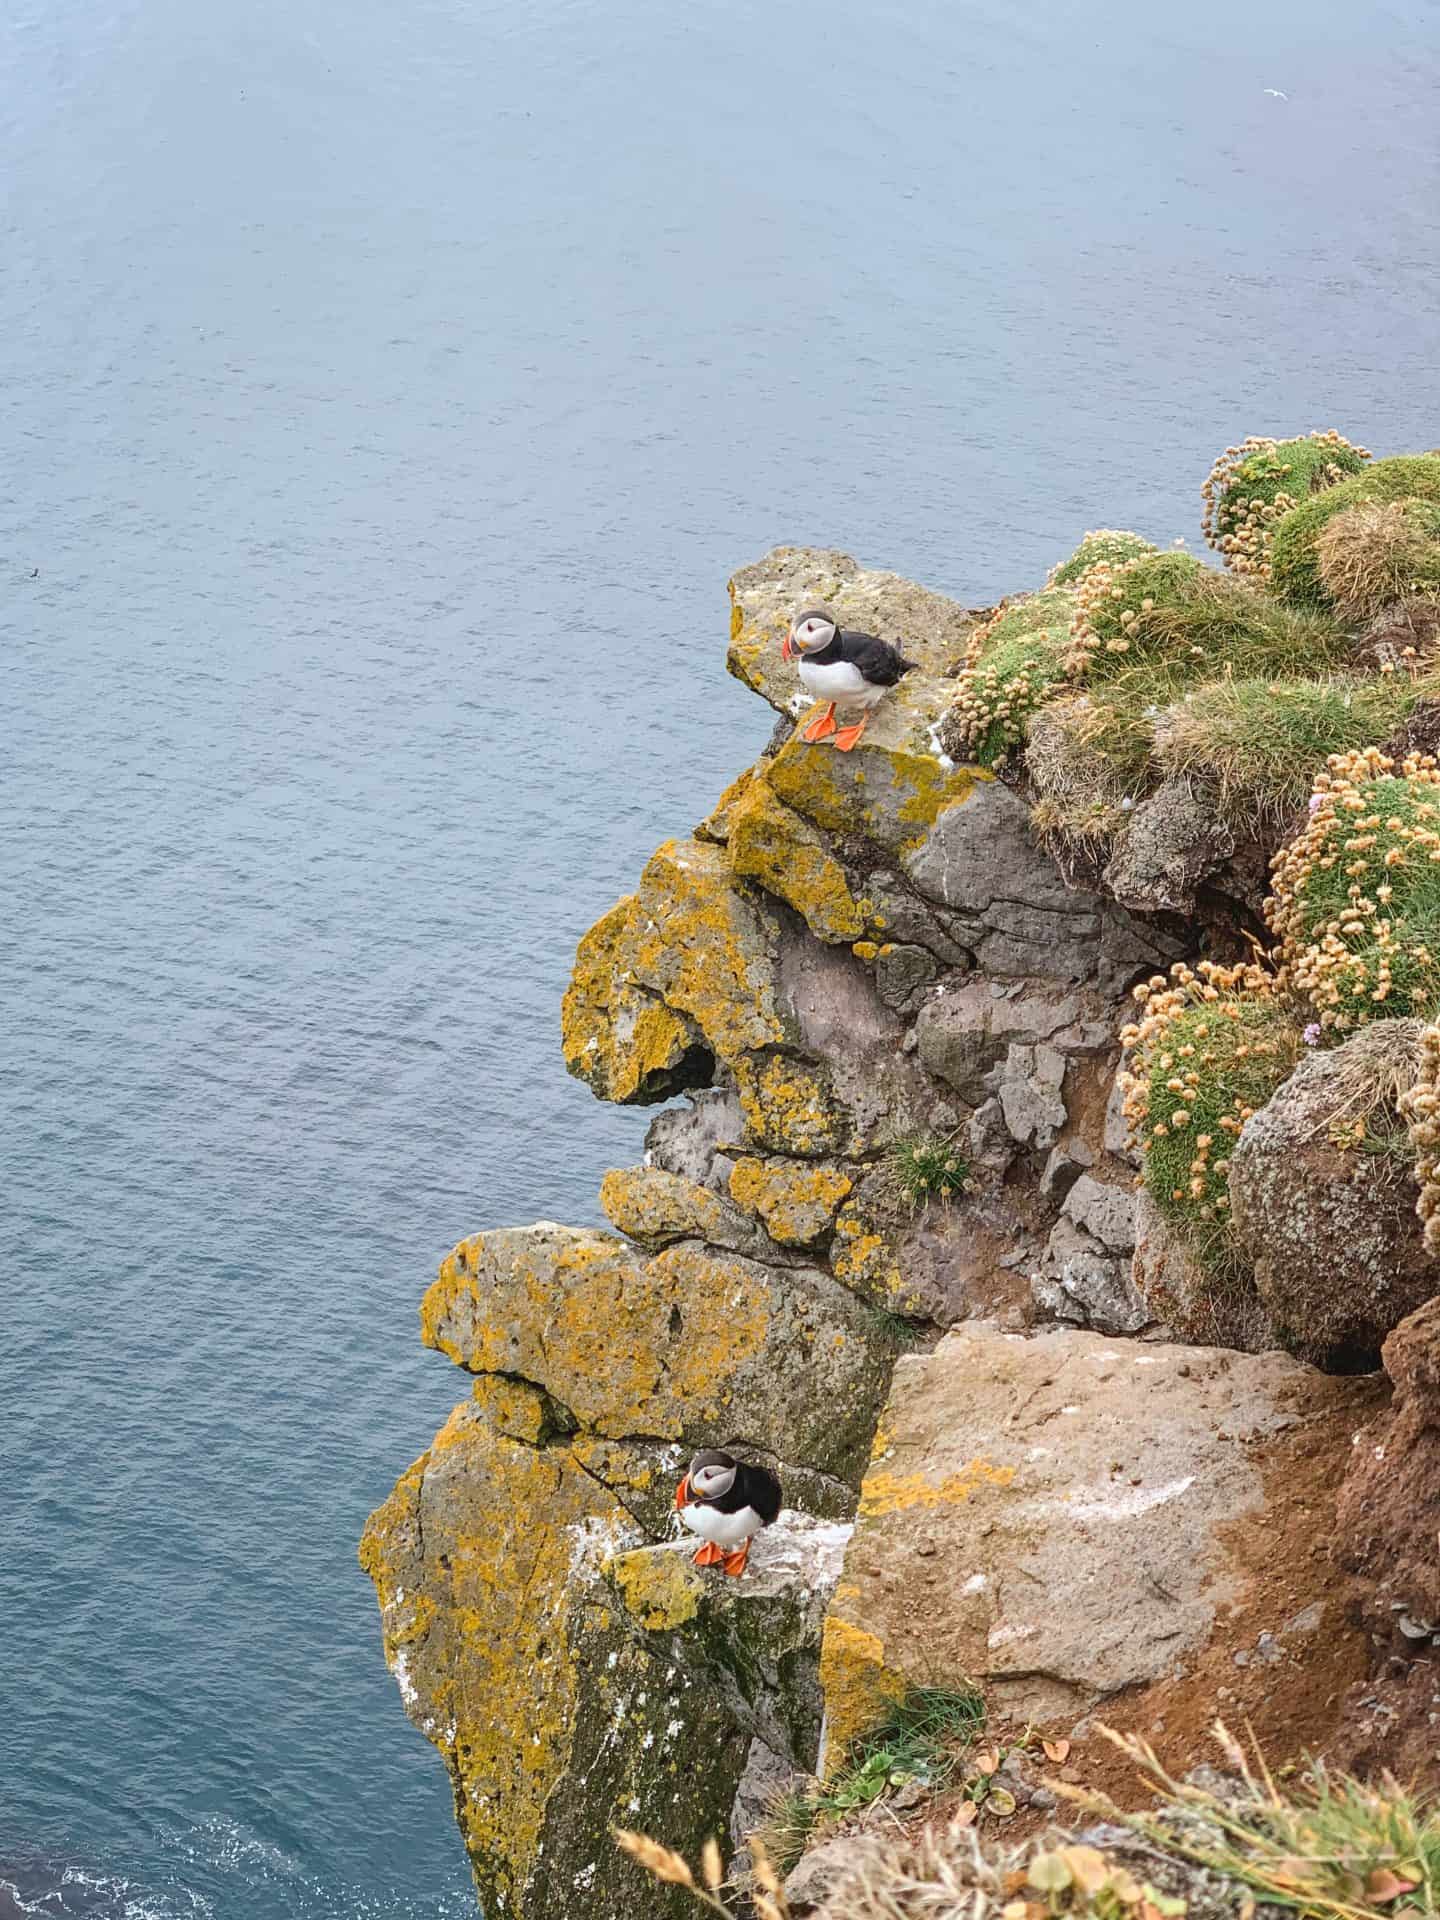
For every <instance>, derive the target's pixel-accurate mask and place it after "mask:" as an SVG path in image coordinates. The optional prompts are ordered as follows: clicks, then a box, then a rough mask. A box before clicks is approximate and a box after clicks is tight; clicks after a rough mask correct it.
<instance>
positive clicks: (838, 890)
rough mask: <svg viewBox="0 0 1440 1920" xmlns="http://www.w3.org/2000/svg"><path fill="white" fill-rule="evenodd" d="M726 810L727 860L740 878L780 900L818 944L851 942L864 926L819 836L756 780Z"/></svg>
mask: <svg viewBox="0 0 1440 1920" xmlns="http://www.w3.org/2000/svg"><path fill="white" fill-rule="evenodd" d="M731 793H732V794H735V798H734V800H733V801H732V802H731V804H730V806H729V810H728V822H729V834H728V839H729V844H730V861H731V865H732V866H733V868H734V870H735V872H736V873H737V874H739V875H740V876H741V877H742V878H743V879H747V880H754V881H755V882H756V883H757V884H758V885H760V886H762V887H763V888H764V889H765V891H766V892H767V893H773V894H774V895H775V896H776V898H777V899H780V900H784V901H785V902H786V903H787V904H788V905H790V906H792V907H793V908H794V909H795V911H796V912H797V913H798V914H799V915H800V916H801V917H802V918H803V919H804V921H805V923H806V925H807V926H808V927H809V928H810V931H811V932H812V933H813V934H815V935H816V937H817V938H818V939H821V940H829V941H832V942H835V943H841V942H845V941H850V940H854V939H855V937H856V936H857V934H859V933H860V932H861V930H862V929H863V927H864V925H865V920H864V915H863V914H862V913H861V911H860V908H859V906H858V905H857V903H856V901H855V899H854V898H853V896H852V895H851V892H850V887H849V884H848V882H847V881H846V878H845V869H844V868H843V867H842V866H841V865H840V862H839V861H838V860H836V859H835V858H833V856H832V855H831V854H830V853H829V852H827V850H826V848H825V845H824V842H823V841H822V840H821V838H820V836H819V834H818V833H817V832H816V831H815V829H814V828H813V827H812V826H811V825H810V824H809V823H808V821H805V820H802V819H801V817H800V815H799V814H798V813H796V812H795V810H794V809H793V808H792V807H787V806H785V805H784V804H783V802H781V801H780V800H778V799H777V798H776V796H775V794H774V792H773V791H772V790H771V788H770V787H769V786H768V785H767V784H766V782H765V781H764V780H762V779H758V778H757V779H751V780H749V781H748V782H747V783H746V784H745V785H744V786H743V788H742V789H741V790H740V791H739V792H738V793H737V792H736V789H735V788H732V789H731Z"/></svg>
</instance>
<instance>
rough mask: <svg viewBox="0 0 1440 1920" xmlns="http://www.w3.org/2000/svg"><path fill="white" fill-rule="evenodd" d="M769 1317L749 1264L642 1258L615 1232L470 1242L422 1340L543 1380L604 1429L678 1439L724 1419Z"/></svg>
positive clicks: (491, 1369)
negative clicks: (734, 1382)
mask: <svg viewBox="0 0 1440 1920" xmlns="http://www.w3.org/2000/svg"><path fill="white" fill-rule="evenodd" d="M673 1313H678V1314H679V1315H680V1317H681V1321H682V1323H683V1328H684V1337H683V1339H682V1338H678V1337H677V1336H676V1334H674V1333H672V1332H671V1331H670V1328H671V1323H672V1314H673ZM769 1317H770V1300H769V1294H768V1289H767V1286H766V1282H765V1276H764V1270H763V1269H762V1268H758V1267H756V1266H754V1265H753V1264H752V1263H751V1262H749V1261H745V1260H738V1259H736V1260H727V1259H723V1258H719V1257H716V1256H713V1255H709V1254H705V1253H701V1252H697V1251H695V1250H693V1249H689V1248H686V1247H674V1248H671V1249H670V1250H669V1251H668V1252H666V1253H662V1254H658V1255H657V1256H656V1257H655V1258H654V1259H653V1260H649V1261H644V1262H641V1261H640V1260H637V1259H636V1257H635V1255H634V1254H633V1253H632V1251H631V1249H630V1248H629V1247H627V1246H626V1245H625V1244H624V1243H623V1242H621V1241H618V1240H615V1239H612V1238H611V1237H610V1236H609V1235H608V1234H600V1233H590V1232H586V1231H584V1230H581V1229H574V1230H570V1229H563V1228H556V1229H552V1230H532V1231H531V1232H530V1233H528V1234H527V1233H524V1232H511V1233H498V1234H476V1235H474V1236H473V1237H472V1238H471V1239H469V1240H466V1241H462V1242H461V1244H460V1245H459V1246H458V1247H457V1248H456V1249H455V1250H454V1252H453V1253H451V1254H450V1255H449V1256H448V1257H447V1258H446V1260H445V1261H444V1262H443V1264H442V1266H441V1268H440V1276H439V1278H438V1279H437V1280H436V1281H435V1283H434V1285H433V1286H432V1287H431V1288H430V1290H429V1292H428V1293H427V1294H426V1295H425V1299H424V1302H423V1305H422V1308H421V1331H422V1337H423V1338H424V1341H425V1344H426V1345H427V1346H432V1347H438V1348H439V1349H440V1351H441V1352H443V1353H447V1354H449V1356H450V1358H451V1359H452V1360H454V1361H455V1362H456V1363H457V1365H459V1366H463V1367H467V1368H469V1369H470V1371H471V1372H474V1373H506V1374H518V1375H520V1376H522V1377H523V1378H525V1379H529V1380H537V1381H543V1382H544V1384H545V1386H546V1388H547V1389H548V1391H549V1392H550V1393H552V1394H553V1395H554V1396H555V1398H556V1399H557V1400H559V1401H561V1402H562V1403H563V1404H564V1405H565V1406H566V1407H568V1408H570V1409H572V1410H573V1411H574V1412H575V1414H576V1415H577V1416H578V1417H579V1418H580V1419H581V1420H582V1422H583V1424H585V1425H586V1426H587V1427H589V1428H590V1429H591V1430H592V1431H594V1432H596V1433H601V1434H610V1435H614V1436H620V1435H625V1434H632V1433H650V1434H660V1435H665V1436H669V1435H675V1436H678V1435H679V1434H681V1433H682V1432H683V1431H684V1430H685V1428H686V1426H687V1424H689V1425H690V1426H695V1425H698V1424H700V1423H701V1422H704V1421H706V1420H712V1421H713V1420H714V1419H715V1418H716V1417H717V1416H718V1414H719V1413H720V1411H721V1408H722V1406H723V1404H724V1400H723V1396H724V1394H725V1391H726V1388H727V1386H728V1385H729V1383H730V1381H731V1379H732V1377H733V1375H734V1374H735V1372H736V1371H737V1370H738V1369H739V1368H741V1367H743V1366H744V1365H745V1364H746V1363H747V1362H748V1361H750V1360H753V1358H754V1357H755V1355H756V1354H758V1353H759V1352H760V1350H761V1349H762V1348H763V1346H764V1344H765V1338H766V1333H767V1331H768V1328H769Z"/></svg>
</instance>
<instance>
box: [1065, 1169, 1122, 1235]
mask: <svg viewBox="0 0 1440 1920" xmlns="http://www.w3.org/2000/svg"><path fill="white" fill-rule="evenodd" d="M1064 1213H1065V1217H1066V1218H1067V1219H1068V1220H1073V1221H1074V1222H1075V1224H1076V1226H1078V1227H1083V1228H1084V1229H1085V1231H1086V1233H1088V1234H1089V1235H1090V1236H1091V1238H1092V1239H1095V1240H1098V1241H1099V1242H1100V1244H1101V1246H1102V1247H1105V1248H1107V1249H1108V1250H1109V1251H1110V1252H1111V1253H1123V1254H1129V1253H1131V1252H1133V1251H1134V1247H1135V1194H1134V1190H1133V1189H1132V1188H1129V1187H1113V1186H1106V1185H1104V1184H1103V1183H1102V1182H1101V1181H1099V1180H1095V1179H1093V1178H1092V1177H1091V1176H1090V1175H1089V1174H1088V1173H1087V1174H1082V1175H1081V1177H1080V1178H1079V1179H1078V1180H1077V1181H1076V1182H1075V1183H1074V1185H1073V1186H1072V1187H1071V1189H1070V1192H1069V1194H1068V1195H1067V1196H1066V1200H1065V1207H1064Z"/></svg>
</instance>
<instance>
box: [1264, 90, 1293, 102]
mask: <svg viewBox="0 0 1440 1920" xmlns="http://www.w3.org/2000/svg"><path fill="white" fill-rule="evenodd" d="M1265 91H1266V93H1268V94H1269V96H1270V98H1271V99H1272V100H1288V99H1289V98H1290V96H1289V94H1288V93H1281V91H1280V89H1279V88H1278V87H1266V89H1265Z"/></svg>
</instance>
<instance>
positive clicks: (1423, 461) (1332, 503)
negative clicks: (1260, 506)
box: [1270, 453, 1440, 608]
mask: <svg viewBox="0 0 1440 1920" xmlns="http://www.w3.org/2000/svg"><path fill="white" fill-rule="evenodd" d="M1409 499H1416V500H1440V455H1437V454H1433V453H1415V454H1398V455H1396V456H1394V457H1393V458H1391V459H1388V460H1376V461H1374V462H1373V463H1372V464H1370V465H1369V466H1366V467H1365V468H1363V469H1362V470H1361V471H1360V472H1359V473H1357V474H1354V475H1353V476H1352V477H1351V478H1350V479H1348V480H1342V481H1341V482H1340V484H1339V486H1335V487H1330V488H1327V489H1326V491H1325V492H1323V493H1319V494H1315V495H1313V496H1312V497H1311V498H1310V499H1308V500H1305V501H1302V503H1301V504H1300V505H1299V506H1298V507H1296V508H1294V510H1293V511H1292V512H1290V513H1287V514H1286V515H1285V517H1284V519H1282V520H1281V521H1280V523H1279V525H1278V526H1277V527H1276V529H1275V537H1274V541H1273V544H1272V546H1271V550H1270V585H1271V589H1272V591H1273V592H1274V593H1276V594H1278V595H1279V596H1280V598H1281V599H1282V600H1286V601H1288V602H1289V603H1290V604H1291V605H1292V606H1295V607H1319V608H1323V607H1327V606H1329V604H1330V596H1329V594H1328V593H1327V592H1326V590H1325V584H1324V582H1323V581H1322V579H1321V578H1320V566H1319V556H1318V553H1317V551H1316V547H1317V542H1318V541H1319V538H1320V535H1321V533H1322V532H1323V531H1324V529H1325V528H1326V527H1327V526H1328V525H1329V524H1330V522H1331V521H1332V520H1333V519H1334V518H1335V516H1336V515H1337V514H1339V513H1343V512H1344V511H1345V509H1346V508H1347V507H1353V506H1356V505H1358V504H1359V503H1360V502H1362V501H1371V500H1378V501H1383V500H1409Z"/></svg>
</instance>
